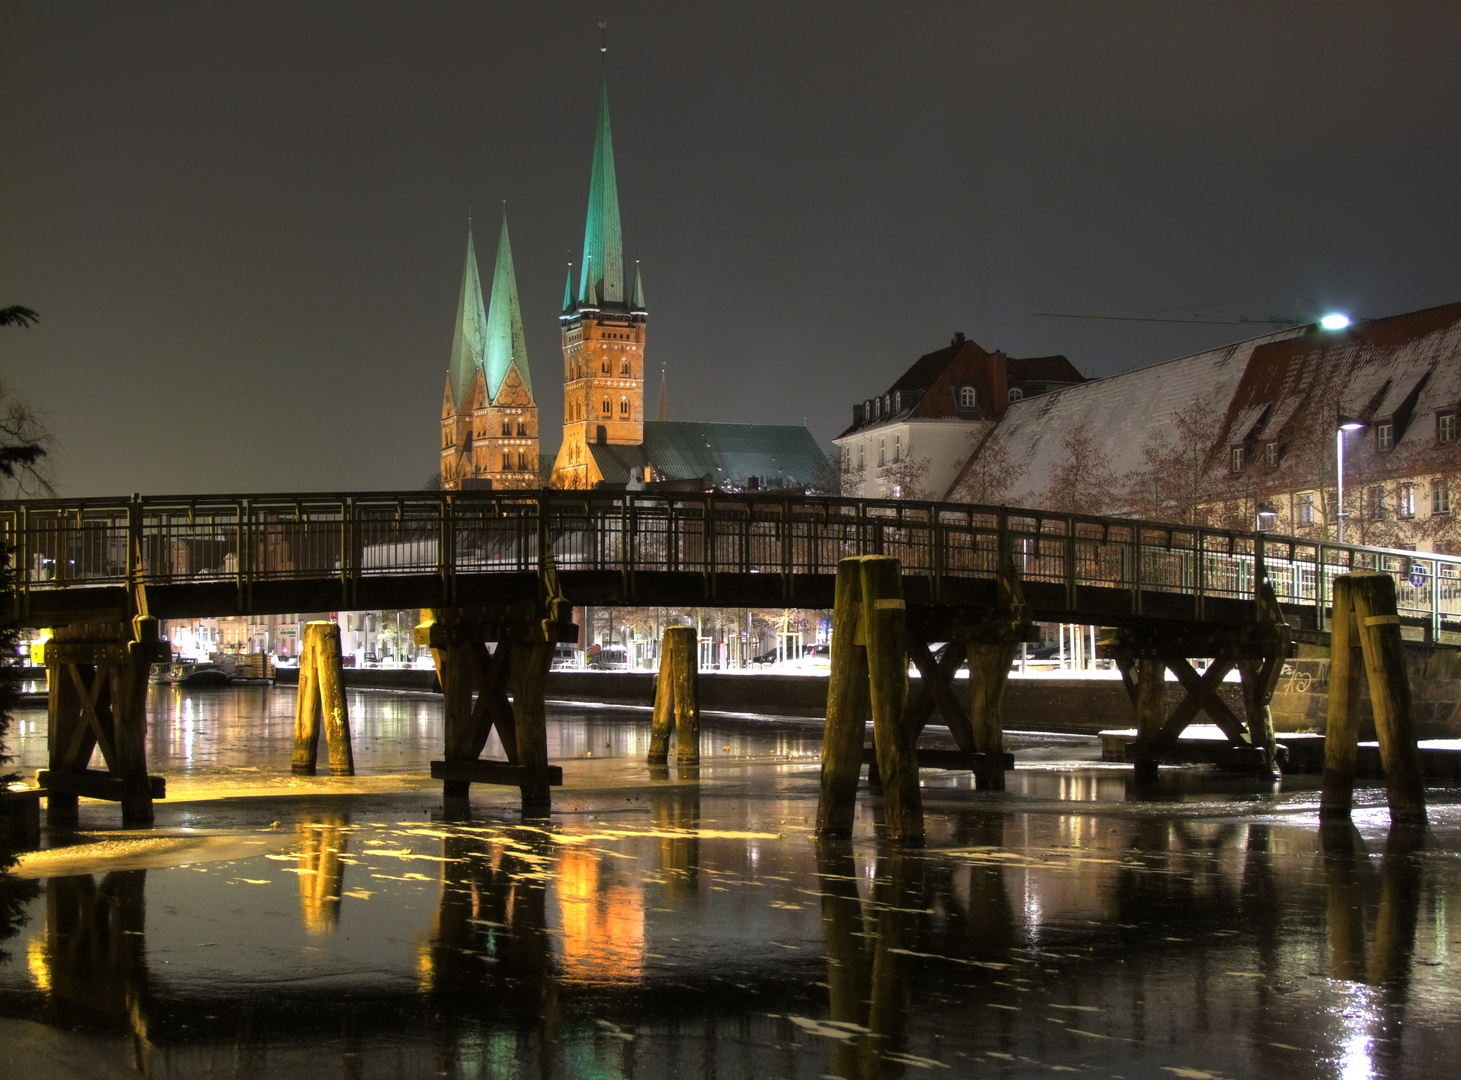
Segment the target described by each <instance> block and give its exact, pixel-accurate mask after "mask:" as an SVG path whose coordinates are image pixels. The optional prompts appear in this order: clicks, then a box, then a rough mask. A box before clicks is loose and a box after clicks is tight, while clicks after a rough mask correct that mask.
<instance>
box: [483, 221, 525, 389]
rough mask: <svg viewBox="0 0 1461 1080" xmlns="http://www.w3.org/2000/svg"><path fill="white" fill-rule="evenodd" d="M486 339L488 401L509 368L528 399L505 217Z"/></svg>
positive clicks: (521, 333) (515, 289)
mask: <svg viewBox="0 0 1461 1080" xmlns="http://www.w3.org/2000/svg"><path fill="white" fill-rule="evenodd" d="M479 302H480V301H479ZM486 339H487V347H486V351H485V356H484V366H485V368H486V373H487V398H488V400H489V401H490V400H493V399H495V398H496V397H497V394H498V391H500V390H501V389H502V383H503V380H504V379H506V378H507V372H508V369H510V368H512V367H516V368H517V373H518V375H519V376H521V377H522V381H523V385H524V386H525V387H527V391H528V394H529V396H531V395H532V392H533V383H532V380H531V379H530V378H529V377H528V346H527V341H526V340H525V338H524V337H523V313H522V308H521V307H520V306H519V305H518V300H517V275H516V274H515V273H513V269H512V244H511V243H510V242H509V241H508V239H507V215H506V214H503V215H502V235H501V237H499V238H498V241H497V266H496V267H495V268H494V269H493V271H492V306H491V307H490V308H489V309H488V313H487V335H486Z"/></svg>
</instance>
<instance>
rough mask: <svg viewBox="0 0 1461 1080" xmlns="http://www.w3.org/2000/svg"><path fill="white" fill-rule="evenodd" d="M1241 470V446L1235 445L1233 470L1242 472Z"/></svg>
mask: <svg viewBox="0 0 1461 1080" xmlns="http://www.w3.org/2000/svg"><path fill="white" fill-rule="evenodd" d="M1242 471H1243V448H1242V447H1241V446H1235V447H1233V472H1242Z"/></svg>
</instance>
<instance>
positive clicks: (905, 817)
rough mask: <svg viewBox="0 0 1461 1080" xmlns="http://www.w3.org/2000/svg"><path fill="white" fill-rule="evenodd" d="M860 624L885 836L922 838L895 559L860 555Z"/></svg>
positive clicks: (907, 839)
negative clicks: (864, 638)
mask: <svg viewBox="0 0 1461 1080" xmlns="http://www.w3.org/2000/svg"><path fill="white" fill-rule="evenodd" d="M859 561H860V563H861V577H862V625H863V632H864V634H865V636H866V640H867V645H866V651H867V669H868V688H869V691H870V695H871V701H872V714H873V744H874V746H875V747H876V750H877V758H878V773H879V775H880V776H881V777H882V780H883V800H884V801H883V813H884V818H885V821H886V827H887V831H888V838H889V839H890V840H893V841H895V842H897V843H904V844H910V843H920V844H921V843H922V842H923V799H922V797H921V795H920V793H919V788H918V748H917V745H916V742H915V739H916V736H915V733H914V732H913V730H912V729H911V728H909V727H908V725H906V724H905V723H903V717H904V715H905V714H906V713H907V711H908V618H907V610H906V605H905V604H904V602H903V571H902V566H901V564H900V563H899V562H898V560H897V559H892V558H888V557H886V556H881V555H870V556H864V557H863V558H862V559H860V560H859Z"/></svg>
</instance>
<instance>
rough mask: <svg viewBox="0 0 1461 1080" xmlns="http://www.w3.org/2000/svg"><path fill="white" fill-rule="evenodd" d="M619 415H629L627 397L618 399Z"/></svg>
mask: <svg viewBox="0 0 1461 1080" xmlns="http://www.w3.org/2000/svg"><path fill="white" fill-rule="evenodd" d="M619 415H620V416H628V415H629V399H628V398H627V397H621V398H620V399H619Z"/></svg>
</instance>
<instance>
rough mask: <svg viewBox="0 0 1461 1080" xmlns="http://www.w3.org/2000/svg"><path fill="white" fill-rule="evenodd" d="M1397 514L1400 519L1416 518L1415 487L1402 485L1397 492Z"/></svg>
mask: <svg viewBox="0 0 1461 1080" xmlns="http://www.w3.org/2000/svg"><path fill="white" fill-rule="evenodd" d="M1395 513H1396V515H1397V516H1398V517H1403V518H1413V517H1415V485H1414V484H1401V485H1400V490H1399V491H1398V492H1396V499H1395Z"/></svg>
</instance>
